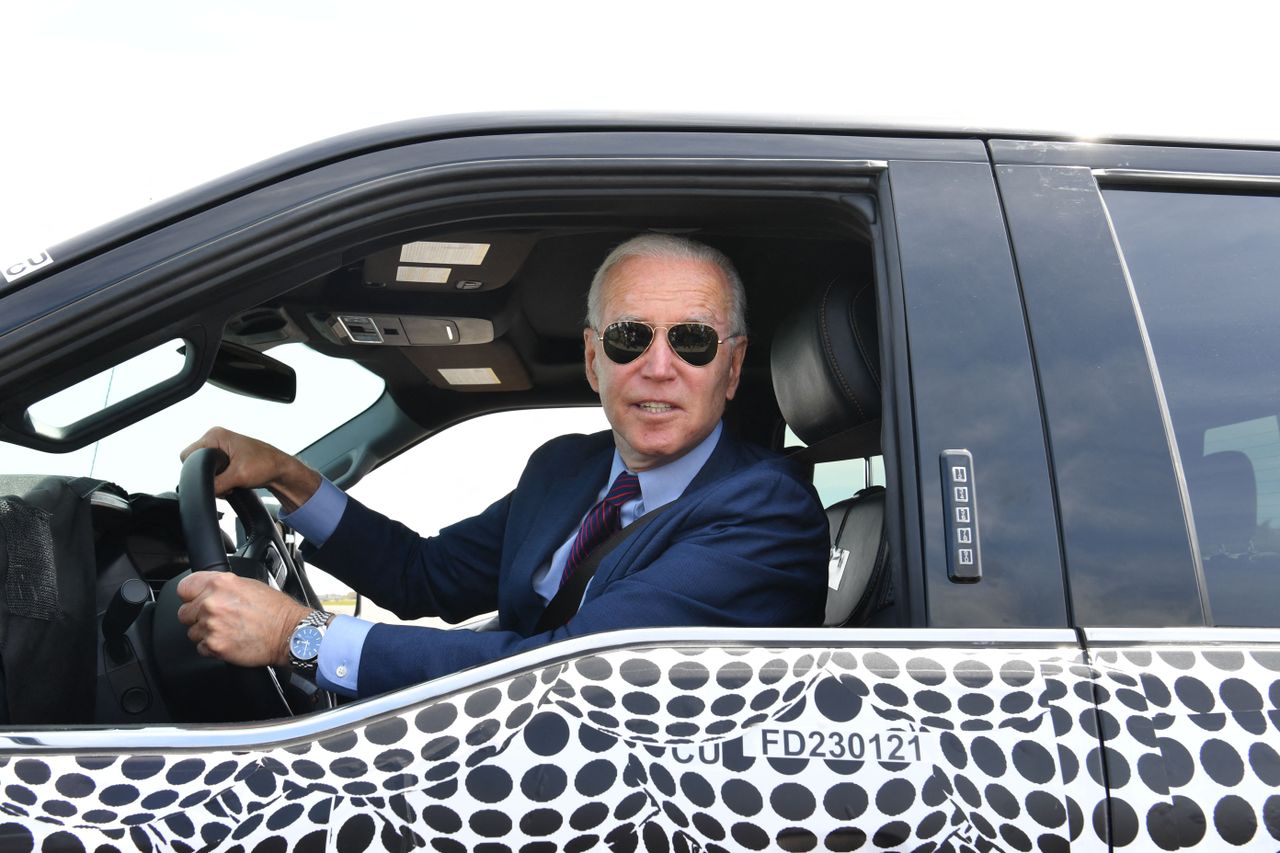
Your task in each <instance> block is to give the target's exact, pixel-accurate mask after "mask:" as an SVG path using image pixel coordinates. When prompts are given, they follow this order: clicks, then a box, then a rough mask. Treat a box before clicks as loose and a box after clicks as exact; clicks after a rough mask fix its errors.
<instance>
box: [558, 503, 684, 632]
mask: <svg viewBox="0 0 1280 853" xmlns="http://www.w3.org/2000/svg"><path fill="white" fill-rule="evenodd" d="M671 503H675V501H672V502H671ZM671 503H666V504H663V505H662V506H660V507H658V508H657V509H652V510H650V511H649V512H646V513H645V514H644V515H642V516H640V517H639V518H637V519H636V520H635V521H633V522H631V523H630V524H628V525H627V526H626V527H624V528H622V529H621V530H619V531H617V532H616V533H614V534H613V535H612V536H610V537H609V538H608V539H605V540H604V541H603V542H601V543H600V544H599V545H597V546H596V547H595V548H593V549H592V551H591V553H589V554H587V556H586V557H583V559H582V562H581V563H579V564H578V568H577V569H576V570H575V571H574V573H573V574H572V575H570V576H569V579H568V580H566V581H565V582H564V585H563V586H561V587H560V589H559V591H558V592H556V594H555V596H554V597H552V599H551V600H550V601H549V602H547V609H546V610H544V611H542V616H541V617H540V618H539V619H538V624H537V626H536V627H535V628H534V629H533V630H534V633H536V634H542V633H545V632H547V631H551V630H554V629H556V628H559V627H560V626H561V625H563V624H565V623H566V622H568V621H569V620H570V619H571V618H573V614H575V613H577V612H578V607H579V606H581V604H582V596H583V594H584V593H585V592H586V591H587V584H588V583H589V582H590V581H591V578H592V576H594V575H595V573H596V569H597V568H599V566H600V563H601V562H602V561H603V560H604V558H605V557H607V556H609V553H610V552H611V551H613V549H614V548H617V547H618V546H619V545H621V544H622V543H623V542H624V541H626V540H627V539H628V538H630V537H631V536H634V535H635V534H637V533H639V532H640V531H641V530H643V529H644V528H646V527H648V526H649V523H650V522H652V521H653V520H654V519H655V518H657V517H658V516H659V515H661V514H662V512H663V511H664V510H665V509H666V508H667V507H669V506H671Z"/></svg>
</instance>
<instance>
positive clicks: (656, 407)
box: [640, 403, 671, 412]
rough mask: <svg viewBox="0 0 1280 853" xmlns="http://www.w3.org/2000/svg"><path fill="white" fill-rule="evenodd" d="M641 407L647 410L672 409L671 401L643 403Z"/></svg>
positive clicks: (660, 410) (665, 410)
mask: <svg viewBox="0 0 1280 853" xmlns="http://www.w3.org/2000/svg"><path fill="white" fill-rule="evenodd" d="M640 408H642V409H644V410H645V411H646V412H669V411H671V404H670V403H641V404H640Z"/></svg>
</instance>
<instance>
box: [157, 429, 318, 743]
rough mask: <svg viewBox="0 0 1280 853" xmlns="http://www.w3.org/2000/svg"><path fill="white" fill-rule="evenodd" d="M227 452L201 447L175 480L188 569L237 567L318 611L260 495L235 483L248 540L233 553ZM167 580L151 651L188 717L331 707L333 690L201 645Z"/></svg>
mask: <svg viewBox="0 0 1280 853" xmlns="http://www.w3.org/2000/svg"><path fill="white" fill-rule="evenodd" d="M227 464H228V459H227V455H226V454H225V453H223V452H222V451H220V450H216V449H213V448H202V449H200V450H197V451H195V452H194V453H192V454H191V455H190V456H188V457H187V459H186V461H185V462H184V463H183V465H182V473H181V475H180V477H179V480H178V511H179V515H180V516H181V520H182V532H183V535H184V537H185V538H186V543H187V553H188V557H189V559H190V563H191V571H221V572H228V571H229V572H235V573H236V574H238V575H240V576H241V577H247V578H252V579H254V580H258V581H261V582H263V583H265V584H268V585H269V586H272V587H273V588H275V589H278V590H281V591H283V592H285V593H286V594H287V595H289V596H291V597H292V598H294V599H295V600H297V601H298V602H300V603H302V604H304V605H306V606H307V607H311V608H315V609H319V608H320V603H319V600H318V598H317V597H316V594H315V592H314V591H313V590H312V589H311V585H310V584H309V583H308V582H307V580H306V575H304V574H303V573H302V572H301V570H300V569H299V567H298V565H297V563H296V562H295V561H294V559H293V556H292V555H291V554H290V552H289V549H288V548H287V547H286V546H285V543H284V539H283V537H282V536H281V535H280V529H279V527H277V525H276V522H275V520H274V519H273V518H272V517H271V514H270V513H269V512H267V508H266V507H265V506H263V504H262V500H261V499H260V498H259V497H258V494H257V493H256V492H254V491H253V490H251V489H235V490H233V491H232V492H230V493H229V494H228V495H227V498H226V499H227V503H228V504H230V505H231V508H232V510H233V511H234V512H235V514H236V517H237V518H238V519H239V520H240V522H241V524H242V525H243V526H244V530H245V541H244V544H243V545H241V546H240V548H239V549H238V550H237V551H236V553H235V554H234V555H232V556H231V557H228V556H227V552H226V548H225V546H224V544H223V535H222V530H221V528H220V527H219V526H218V510H217V503H216V499H215V496H214V492H213V479H214V477H215V476H216V475H217V474H218V473H220V472H221V471H222V470H223V469H225V468H226V467H227ZM188 574H190V572H183V573H182V574H180V575H178V576H177V577H175V578H172V579H171V580H169V581H168V582H167V583H166V584H165V585H164V588H163V589H162V590H161V591H160V595H159V596H158V597H157V599H156V619H155V627H154V633H153V638H154V647H155V648H154V655H155V662H156V666H157V669H158V670H159V671H160V673H161V677H162V679H163V680H164V683H165V687H166V691H165V692H166V698H168V700H169V702H170V704H171V705H173V706H174V708H175V710H178V711H179V712H180V713H181V714H182V717H183V719H192V720H193V721H197V722H205V721H211V722H215V721H216V722H233V721H244V720H262V719H269V718H273V717H280V716H288V715H292V714H296V713H303V712H306V711H312V710H320V709H322V708H328V707H331V706H332V705H333V697H332V694H330V693H328V691H324V690H319V689H317V688H314V687H312V686H311V685H309V684H307V683H305V682H304V681H302V680H301V679H299V678H297V677H291V676H292V673H290V672H288V671H281V672H279V673H277V670H276V669H275V668H273V667H270V666H266V667H256V668H254V667H250V668H246V667H239V666H234V665H232V664H228V663H224V662H222V661H219V660H216V659H214V658H206V657H203V656H201V655H200V653H199V652H197V651H196V647H195V645H194V644H193V643H192V642H191V640H190V638H189V637H188V636H187V627H186V626H185V625H183V624H182V623H181V622H179V621H178V607H179V606H180V605H181V604H182V601H181V599H179V598H178V592H177V586H178V583H179V581H181V580H182V579H183V578H184V577H186V576H187V575H188Z"/></svg>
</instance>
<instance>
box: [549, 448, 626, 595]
mask: <svg viewBox="0 0 1280 853" xmlns="http://www.w3.org/2000/svg"><path fill="white" fill-rule="evenodd" d="M638 497H640V478H639V477H637V476H636V475H635V474H632V473H631V472H630V471H625V470H624V471H623V472H622V473H621V474H619V475H618V479H616V480H614V481H613V485H612V486H610V487H609V493H608V494H607V495H605V496H604V499H603V500H601V501H600V503H598V504H596V505H595V506H593V507H592V508H591V512H589V513H587V517H586V518H585V519H583V521H582V527H580V528H578V536H577V538H576V539H574V540H573V547H572V548H570V549H569V557H568V559H566V560H565V562H564V574H562V575H560V586H564V583H565V581H567V580H568V579H569V577H570V576H571V575H572V574H573V573H574V571H576V570H577V568H578V566H580V565H581V564H582V561H583V560H585V559H586V558H587V555H588V554H590V553H591V552H592V551H593V550H594V549H595V547H596V546H597V545H599V544H600V543H601V542H603V541H604V540H605V539H608V538H609V536H610V535H611V534H613V533H615V532H617V531H618V530H621V529H622V505H623V504H624V503H626V502H627V501H630V500H635V499H636V498H638Z"/></svg>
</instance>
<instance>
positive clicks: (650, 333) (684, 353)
mask: <svg viewBox="0 0 1280 853" xmlns="http://www.w3.org/2000/svg"><path fill="white" fill-rule="evenodd" d="M663 328H665V329H666V330H667V343H668V344H670V345H671V351H672V352H674V353H675V354H676V355H678V356H680V358H681V359H683V360H684V361H685V362H686V363H687V364H692V365H693V366H694V367H705V366H706V365H708V364H710V363H711V362H712V361H713V360H714V359H715V357H716V347H718V346H719V345H720V344H722V343H724V342H725V341H727V340H729V339H731V338H736V337H738V336H737V335H726V336H725V337H723V338H717V337H716V334H717V333H716V330H715V329H714V328H712V327H711V326H708V325H707V324H706V323H676V324H675V325H672V326H651V325H649V324H648V323H644V322H641V321H640V320H622V321H621V322H618V323H613V324H611V325H609V326H608V327H606V328H605V330H604V332H602V333H599V334H597V335H596V337H597V338H598V339H599V340H600V342H601V343H602V344H604V354H605V355H607V356H608V357H609V360H610V361H612V362H614V363H615V364H630V363H631V362H633V361H635V360H636V359H637V358H639V357H640V356H642V355H644V354H645V351H646V350H648V349H649V345H650V344H652V343H653V337H654V335H656V334H657V332H658V329H663Z"/></svg>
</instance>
